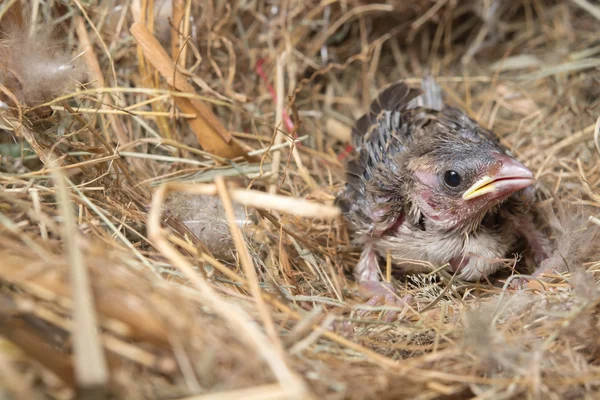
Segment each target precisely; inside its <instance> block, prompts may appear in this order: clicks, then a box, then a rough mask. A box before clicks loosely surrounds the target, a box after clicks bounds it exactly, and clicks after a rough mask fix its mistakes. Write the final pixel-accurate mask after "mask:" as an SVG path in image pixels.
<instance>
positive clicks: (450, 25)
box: [0, 0, 600, 400]
mask: <svg viewBox="0 0 600 400" xmlns="http://www.w3.org/2000/svg"><path fill="white" fill-rule="evenodd" d="M599 15H600V7H598V6H597V5H596V4H595V3H593V2H591V1H586V0H573V1H571V2H554V1H545V0H531V1H528V0H510V1H496V0H480V1H475V2H457V1H445V0H439V1H437V0H432V1H418V2H381V3H373V2H367V1H359V0H356V1H316V2H315V1H313V2H306V1H297V0H293V1H253V2H247V1H245V2H244V1H233V2H231V1H221V0H217V1H211V2H195V1H189V0H188V1H184V0H173V1H169V0H132V1H119V0H110V1H102V2H80V1H75V0H74V1H69V0H67V1H61V2H55V1H40V0H34V1H31V2H26V1H22V0H16V1H15V0H13V1H7V2H2V4H0V26H2V29H1V30H0V393H1V394H2V395H5V396H8V397H12V398H46V397H50V398H72V397H74V396H75V395H76V394H78V393H79V394H82V395H84V394H88V393H91V394H92V395H106V394H108V393H112V394H114V395H115V396H117V397H118V398H128V399H129V398H131V399H135V398H140V399H141V398H145V399H146V398H150V399H152V398H156V399H163V398H181V399H184V398H185V399H219V400H224V399H238V398H245V399H288V398H298V399H308V398H324V399H341V398H351V399H363V398H389V399H397V398H413V399H435V398H480V399H492V398H493V399H495V398H550V399H559V398H597V397H598V396H599V395H600V394H599V393H600V368H599V367H598V365H599V360H600V359H599V358H598V355H599V354H600V353H599V350H600V347H599V345H600V343H599V342H598V337H599V335H598V330H599V329H600V325H599V322H598V311H597V310H598V304H599V303H600V291H599V290H598V287H597V284H596V282H597V280H598V269H599V268H600V256H599V254H600V253H598V251H597V250H598V249H597V240H596V238H597V236H594V231H593V229H591V228H590V227H594V226H596V224H597V223H598V222H597V221H598V220H599V216H598V210H599V209H600V193H599V191H598V187H599V185H600V162H599V161H598V160H599V152H600V144H599V133H598V132H599V130H600V128H599V127H600V122H599V121H600V119H599V113H600V107H598V106H599V104H600V102H599V101H598V98H599V96H600V81H599V78H600V74H599V73H598V66H599V65H600V62H599V61H598V60H599V58H598V56H599V54H600V47H599V46H598V45H597V32H598V31H597V27H598V23H599V22H600V21H599ZM48 32H52V33H53V35H48V34H47V33H48ZM42 36H44V37H46V39H44V40H42V39H41V38H42ZM17 39H18V40H17ZM69 68H71V69H69ZM82 72H83V74H82ZM425 73H430V74H432V75H434V76H436V77H437V80H438V82H440V84H441V85H442V87H443V91H444V95H445V98H446V100H447V101H448V102H449V103H451V104H453V105H455V106H460V107H462V108H463V109H465V110H466V111H467V112H469V113H470V114H471V115H472V116H473V117H474V118H477V119H478V120H479V121H480V122H481V123H482V124H483V125H485V126H487V127H489V128H491V129H493V130H494V131H495V132H496V133H497V134H498V135H499V136H500V138H501V140H502V142H503V143H504V144H505V145H507V146H508V147H510V148H511V149H512V150H513V151H514V153H515V154H516V155H517V157H518V158H519V159H521V160H522V161H524V162H525V163H526V164H527V165H528V166H529V167H530V168H532V169H533V170H534V171H535V172H536V177H537V179H538V185H539V189H540V190H539V191H540V193H541V194H542V197H544V198H545V199H547V200H545V206H546V208H547V209H548V210H549V211H548V213H547V221H548V226H549V229H550V232H551V234H552V236H553V237H554V238H555V240H556V243H557V247H556V249H557V250H556V252H554V253H553V254H552V255H551V258H550V260H551V261H552V262H553V263H555V264H560V265H561V272H560V273H557V274H551V273H549V274H547V276H546V278H545V280H544V281H543V282H537V281H532V282H530V283H529V284H528V285H526V286H525V288H524V289H523V290H520V291H517V290H513V289H508V288H507V287H508V285H504V283H505V278H506V276H504V277H502V276H500V277H494V278H493V279H492V280H491V282H481V283H477V284H466V283H464V282H459V281H456V280H454V279H452V277H451V276H450V275H448V274H447V273H445V272H444V271H443V270H441V269H440V268H439V267H440V266H433V265H432V266H429V267H431V269H432V271H434V272H432V273H431V274H423V275H417V276H409V277H402V276H397V277H395V280H394V283H395V285H396V286H397V288H398V292H399V294H401V295H405V294H411V295H412V296H413V298H414V299H415V303H414V304H413V306H412V307H410V308H406V309H404V310H398V311H402V313H400V315H401V320H399V321H395V322H393V323H388V322H385V321H384V318H383V312H384V311H385V309H386V308H385V307H366V306H364V305H362V300H361V299H360V298H358V297H357V296H356V295H355V291H354V290H353V289H354V285H353V282H352V279H351V278H350V276H351V274H350V273H349V271H350V270H351V268H352V267H353V265H354V264H355V263H356V261H357V258H358V255H359V252H360V248H357V247H355V246H353V245H352V243H351V242H350V241H349V238H348V233H347V232H346V230H345V228H344V225H343V222H342V220H341V217H340V215H339V210H338V209H337V208H336V207H335V206H334V199H335V195H336V193H337V192H338V191H339V190H340V189H341V188H342V186H343V177H344V171H343V170H344V162H345V159H346V158H347V157H350V156H351V155H350V154H349V152H348V151H347V150H348V149H347V144H348V139H349V135H350V128H351V125H352V123H353V121H354V120H355V119H356V118H357V117H359V116H360V115H361V113H363V112H364V111H365V110H366V108H365V107H366V106H367V105H368V103H369V102H370V100H371V99H372V98H373V97H374V95H375V93H376V90H377V88H379V87H382V86H384V85H385V84H387V83H389V82H391V81H394V80H397V79H406V80H407V81H408V82H409V83H410V84H412V85H419V83H420V79H421V77H422V76H423V75H424V74H425ZM176 192H178V193H184V194H185V195H186V196H194V195H201V196H213V197H215V198H217V199H218V201H219V202H220V203H219V204H221V205H222V207H223V210H224V215H225V219H224V221H223V223H224V224H227V226H228V227H229V233H228V235H229V236H228V240H227V241H224V242H223V243H229V244H230V245H231V248H229V249H227V250H228V251H226V252H219V254H225V253H227V254H233V257H230V258H226V259H221V258H217V257H215V255H216V253H217V252H215V254H214V255H213V254H211V252H210V250H209V249H208V248H207V246H205V244H204V243H201V242H200V241H199V240H198V238H197V237H196V236H194V234H193V233H192V230H190V229H188V227H187V226H186V225H185V223H184V222H185V221H181V220H180V219H178V218H177V217H176V215H178V213H177V212H176V211H177V210H172V209H171V208H169V207H172V206H173V205H172V204H171V205H169V204H168V198H169V194H172V193H176ZM165 202H167V203H165ZM235 204H237V205H238V206H242V207H245V208H246V209H247V210H249V211H252V214H253V215H256V216H257V218H256V221H254V223H252V224H245V225H243V227H240V225H239V224H238V223H237V222H236V218H237V217H236V215H235V211H234V205H235ZM550 210H551V211H550ZM217 242H218V241H217ZM218 243H220V242H218ZM515 261H516V260H515V259H509V260H507V261H506V263H507V267H509V268H507V270H508V271H509V272H510V267H513V266H514V265H515V264H517V265H518V263H515ZM390 265H391V264H390ZM386 273H387V274H388V275H389V277H391V276H392V274H391V270H388V271H387V272H386ZM365 309H366V310H368V311H369V312H367V313H366V314H364V313H359V312H358V311H359V310H365ZM17 382H18V384H17ZM90 391H91V392H90Z"/></svg>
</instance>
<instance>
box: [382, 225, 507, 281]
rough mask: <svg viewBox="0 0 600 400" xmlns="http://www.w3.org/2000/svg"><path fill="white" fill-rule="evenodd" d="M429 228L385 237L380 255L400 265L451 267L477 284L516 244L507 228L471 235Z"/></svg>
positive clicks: (408, 228)
mask: <svg viewBox="0 0 600 400" xmlns="http://www.w3.org/2000/svg"><path fill="white" fill-rule="evenodd" d="M429 228H430V229H428V227H427V224H426V226H425V230H422V229H419V228H417V227H415V226H413V225H409V224H405V225H403V226H400V227H399V228H398V230H397V231H396V232H395V234H394V235H390V236H384V237H382V238H381V239H380V240H379V241H378V243H377V245H376V247H377V249H378V251H379V253H380V254H381V255H385V254H388V253H389V254H390V255H391V256H392V258H393V259H394V260H395V261H396V262H397V263H399V264H403V265H404V264H406V263H409V264H411V262H410V261H409V260H422V261H428V262H430V263H432V264H434V265H435V266H441V265H443V264H446V263H450V264H451V269H459V276H461V277H462V278H463V279H467V280H474V279H477V278H478V277H481V276H484V275H489V274H490V273H492V272H494V271H495V270H497V269H498V267H499V266H500V265H501V263H500V262H499V259H501V258H504V257H505V256H507V253H508V252H509V250H510V247H512V244H513V243H514V240H515V238H514V235H513V234H512V233H511V229H510V227H509V226H508V225H507V224H501V225H498V226H495V227H494V228H493V229H492V228H489V227H486V226H481V227H479V228H478V229H476V230H473V231H471V232H468V233H464V232H461V231H460V230H436V229H431V227H429ZM408 269H409V270H410V269H418V268H408Z"/></svg>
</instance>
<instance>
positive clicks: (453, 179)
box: [444, 170, 461, 187]
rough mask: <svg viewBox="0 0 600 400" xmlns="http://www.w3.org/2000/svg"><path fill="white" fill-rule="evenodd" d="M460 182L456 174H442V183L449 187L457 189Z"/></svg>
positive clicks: (453, 172)
mask: <svg viewBox="0 0 600 400" xmlns="http://www.w3.org/2000/svg"><path fill="white" fill-rule="evenodd" d="M460 181H461V178H460V175H459V174H458V172H456V171H452V170H450V171H446V172H445V173H444V182H446V185H448V186H451V187H457V186H458V185H460Z"/></svg>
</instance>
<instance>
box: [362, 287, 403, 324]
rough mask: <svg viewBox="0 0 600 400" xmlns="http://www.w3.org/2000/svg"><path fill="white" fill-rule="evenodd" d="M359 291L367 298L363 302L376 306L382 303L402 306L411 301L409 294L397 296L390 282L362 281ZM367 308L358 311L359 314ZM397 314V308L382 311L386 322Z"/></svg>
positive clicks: (397, 306)
mask: <svg viewBox="0 0 600 400" xmlns="http://www.w3.org/2000/svg"><path fill="white" fill-rule="evenodd" d="M359 290H360V293H361V294H362V295H363V296H364V297H368V298H369V300H368V301H367V302H366V303H365V304H366V305H367V306H370V307H376V306H379V305H384V306H387V307H393V308H403V307H405V306H406V305H408V304H409V303H410V302H411V301H412V296H411V295H406V296H403V297H399V296H398V294H397V293H396V290H395V289H394V287H393V286H392V284H390V283H387V282H380V281H370V282H363V283H361V284H360V289H359ZM368 312H369V310H362V311H360V312H359V315H360V316H364V315H366V314H367V313H368ZM397 315H398V311H397V310H387V311H385V313H384V319H385V321H386V322H392V321H393V320H394V319H395V318H396V316H397Z"/></svg>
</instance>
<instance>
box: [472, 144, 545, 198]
mask: <svg viewBox="0 0 600 400" xmlns="http://www.w3.org/2000/svg"><path fill="white" fill-rule="evenodd" d="M494 158H495V159H496V160H497V161H496V163H495V164H493V168H490V169H491V170H493V173H490V174H489V175H485V176H483V177H482V178H480V179H479V180H477V182H475V183H474V184H473V185H472V186H471V187H470V188H468V189H467V190H465V192H464V193H463V195H462V198H463V199H464V200H472V199H476V198H478V197H481V196H483V195H487V194H491V197H492V198H494V199H495V198H502V197H506V196H509V195H510V194H512V193H514V192H516V191H517V190H519V189H524V188H526V187H527V186H529V185H531V184H532V183H533V173H532V172H531V171H530V170H529V168H527V167H526V166H524V165H523V164H521V163H520V162H518V161H517V160H515V159H514V158H511V157H509V156H507V155H504V154H500V153H497V154H494ZM490 175H491V176H490Z"/></svg>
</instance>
